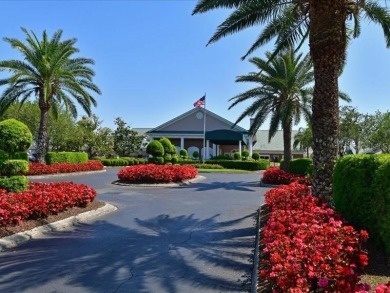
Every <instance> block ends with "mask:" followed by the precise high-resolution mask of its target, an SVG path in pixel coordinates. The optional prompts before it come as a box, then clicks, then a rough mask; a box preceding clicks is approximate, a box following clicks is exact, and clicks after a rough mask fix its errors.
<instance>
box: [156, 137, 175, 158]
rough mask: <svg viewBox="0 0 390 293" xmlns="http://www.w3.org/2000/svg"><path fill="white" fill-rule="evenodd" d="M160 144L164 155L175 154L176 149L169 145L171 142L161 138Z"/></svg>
mask: <svg viewBox="0 0 390 293" xmlns="http://www.w3.org/2000/svg"><path fill="white" fill-rule="evenodd" d="M159 141H160V143H161V144H162V146H163V148H164V154H165V155H167V154H176V148H175V146H174V145H173V144H172V143H171V141H170V140H169V139H168V138H166V137H162V138H160V140H159Z"/></svg>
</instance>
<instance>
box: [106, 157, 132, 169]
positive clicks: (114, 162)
mask: <svg viewBox="0 0 390 293" xmlns="http://www.w3.org/2000/svg"><path fill="white" fill-rule="evenodd" d="M101 162H102V164H103V165H104V166H108V167H115V166H129V161H128V160H124V159H103V160H101Z"/></svg>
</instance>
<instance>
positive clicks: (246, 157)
mask: <svg viewBox="0 0 390 293" xmlns="http://www.w3.org/2000/svg"><path fill="white" fill-rule="evenodd" d="M241 156H242V159H243V160H247V159H248V157H249V151H248V150H243V151H242V152H241Z"/></svg>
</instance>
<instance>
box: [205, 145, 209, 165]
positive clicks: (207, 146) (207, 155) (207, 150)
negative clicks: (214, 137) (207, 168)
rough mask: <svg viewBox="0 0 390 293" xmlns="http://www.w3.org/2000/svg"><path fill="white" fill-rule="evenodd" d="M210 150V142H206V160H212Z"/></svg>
mask: <svg viewBox="0 0 390 293" xmlns="http://www.w3.org/2000/svg"><path fill="white" fill-rule="evenodd" d="M209 148H210V141H209V140H206V156H205V158H206V160H208V159H210V156H209Z"/></svg>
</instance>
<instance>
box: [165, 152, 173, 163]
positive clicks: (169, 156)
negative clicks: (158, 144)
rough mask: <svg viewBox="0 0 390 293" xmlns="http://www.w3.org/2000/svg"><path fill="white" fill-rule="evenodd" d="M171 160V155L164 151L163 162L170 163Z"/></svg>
mask: <svg viewBox="0 0 390 293" xmlns="http://www.w3.org/2000/svg"><path fill="white" fill-rule="evenodd" d="M171 161H172V155H171V154H167V153H165V155H164V162H165V164H166V163H171Z"/></svg>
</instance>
